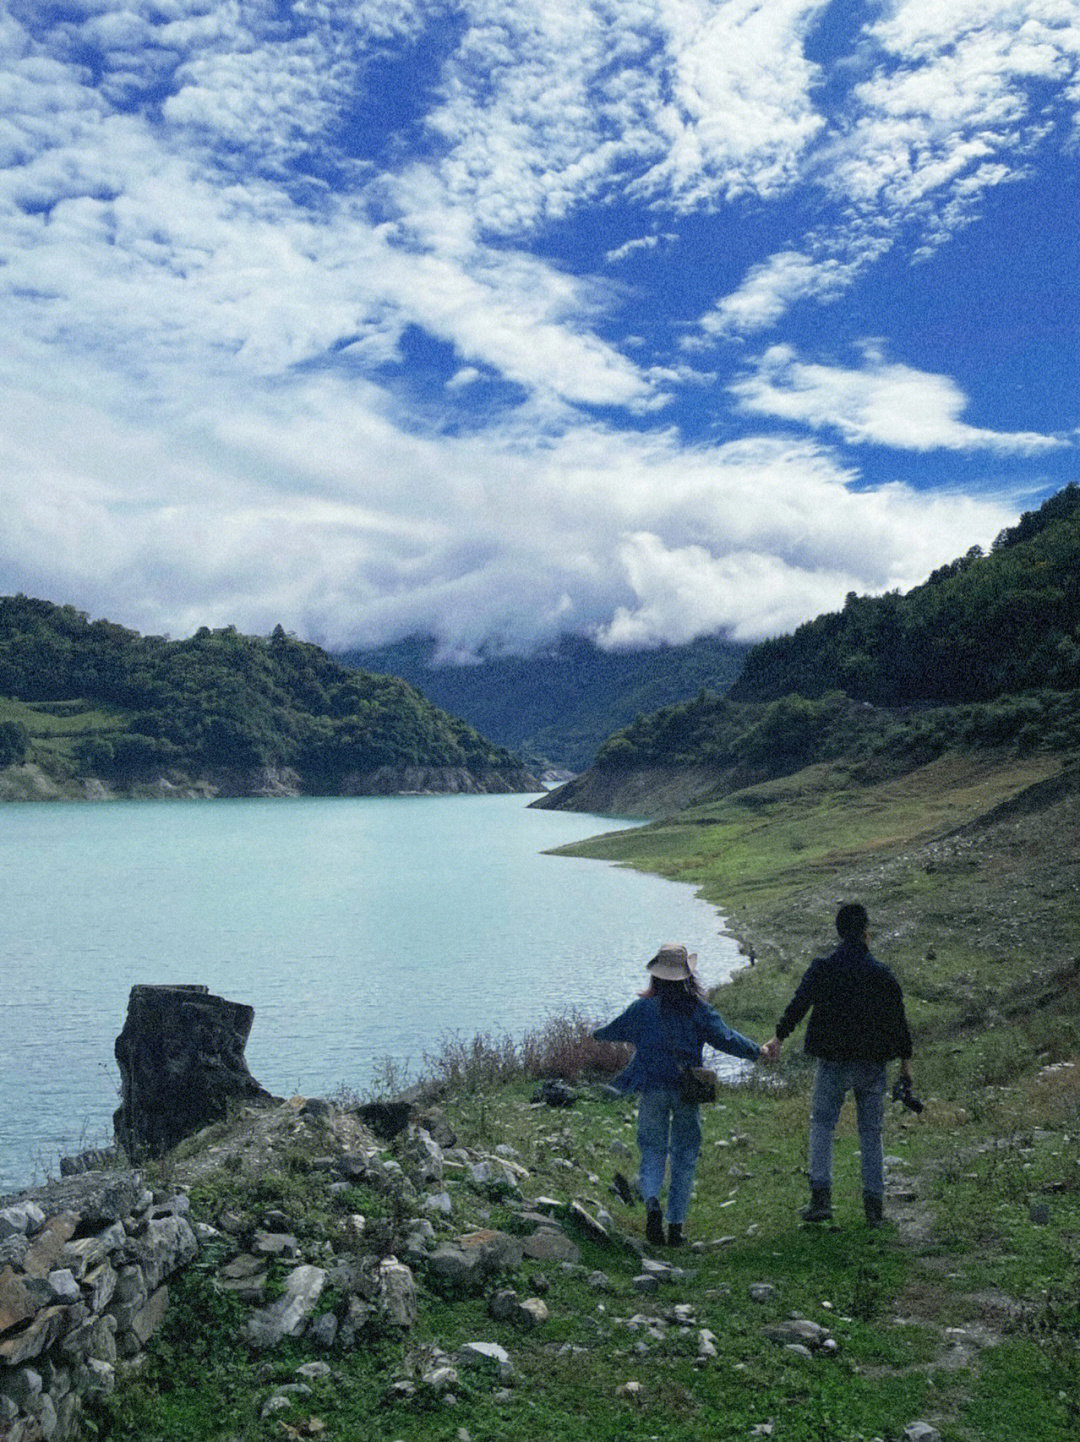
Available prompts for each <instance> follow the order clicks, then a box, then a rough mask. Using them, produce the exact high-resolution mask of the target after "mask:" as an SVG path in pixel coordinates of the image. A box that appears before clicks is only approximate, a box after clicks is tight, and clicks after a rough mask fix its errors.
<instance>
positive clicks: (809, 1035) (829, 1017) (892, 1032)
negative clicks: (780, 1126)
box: [762, 902, 911, 1227]
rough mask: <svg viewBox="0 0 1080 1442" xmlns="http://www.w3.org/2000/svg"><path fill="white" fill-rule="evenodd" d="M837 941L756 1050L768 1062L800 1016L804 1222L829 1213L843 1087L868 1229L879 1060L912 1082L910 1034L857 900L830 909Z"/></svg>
mask: <svg viewBox="0 0 1080 1442" xmlns="http://www.w3.org/2000/svg"><path fill="white" fill-rule="evenodd" d="M836 930H837V932H838V933H839V935H840V945H839V946H838V947H837V948H836V950H835V951H833V952H830V954H829V955H828V956H821V957H818V959H817V960H816V961H814V962H812V963H811V965H810V966H809V967H808V969H807V971H806V973H805V975H804V976H803V979H802V981H801V982H800V983H799V986H798V989H797V990H796V992H795V995H794V996H793V997H792V999H791V1001H790V1003H789V1004H788V1007H787V1009H786V1010H785V1012H784V1014H783V1016H782V1017H781V1018H780V1021H779V1023H778V1024H777V1027H776V1035H775V1036H774V1037H773V1038H772V1039H771V1040H770V1041H768V1042H766V1044H765V1046H764V1047H763V1048H762V1050H763V1053H764V1055H765V1057H766V1059H768V1060H770V1061H775V1060H776V1058H777V1057H778V1056H779V1055H780V1047H781V1044H782V1043H783V1041H784V1038H785V1037H787V1036H789V1035H790V1034H791V1032H793V1031H794V1030H795V1028H796V1027H797V1026H798V1024H799V1022H800V1021H802V1019H803V1017H804V1016H805V1015H806V1013H807V1012H808V1011H809V1012H810V1020H809V1021H808V1022H807V1026H806V1041H805V1050H806V1051H807V1053H808V1054H809V1055H810V1056H813V1057H817V1073H816V1075H815V1077H814V1097H813V1103H812V1106H811V1111H810V1205H809V1206H808V1207H804V1208H803V1211H802V1213H801V1215H802V1218H803V1220H804V1221H806V1222H825V1221H828V1220H829V1219H830V1218H831V1217H832V1154H833V1132H834V1131H835V1129H836V1123H837V1120H838V1118H839V1116H840V1109H841V1107H842V1106H843V1104H844V1098H845V1097H846V1096H847V1093H848V1092H849V1091H851V1092H854V1094H855V1108H856V1114H857V1118H858V1125H859V1144H860V1146H861V1148H862V1184H863V1206H864V1208H865V1212H866V1220H867V1222H868V1223H869V1225H870V1226H872V1227H878V1226H880V1225H881V1221H882V1198H883V1196H884V1192H885V1168H884V1158H883V1156H882V1146H881V1124H882V1120H883V1117H884V1111H885V1064H886V1062H887V1061H889V1060H890V1059H891V1058H892V1057H899V1058H900V1073H901V1075H902V1076H905V1077H907V1079H908V1081H909V1082H910V1080H911V1033H910V1031H909V1030H908V1024H907V1017H906V1015H905V1013H904V995H903V992H902V991H901V990H900V983H899V982H898V981H897V980H896V977H895V976H894V975H893V974H892V972H891V971H890V970H889V968H888V967H887V966H883V965H882V964H881V962H880V961H877V960H875V958H874V957H872V956H871V955H870V947H869V939H870V928H869V918H868V917H867V914H866V910H865V908H864V907H862V906H860V905H859V904H858V903H857V902H849V903H848V904H847V905H845V906H842V907H841V908H840V910H839V911H838V912H837V913H836Z"/></svg>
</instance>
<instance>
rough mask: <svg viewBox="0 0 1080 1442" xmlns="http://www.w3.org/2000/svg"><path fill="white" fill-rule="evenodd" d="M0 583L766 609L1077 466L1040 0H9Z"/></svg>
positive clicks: (775, 611)
mask: <svg viewBox="0 0 1080 1442" xmlns="http://www.w3.org/2000/svg"><path fill="white" fill-rule="evenodd" d="M0 99H2V104H0V304H2V307H3V310H2V313H3V316H4V325H3V331H2V336H3V339H2V341H0V404H2V416H0V487H2V496H0V503H2V507H3V522H2V525H0V591H4V592H11V591H17V590H22V591H25V592H27V593H28V594H32V595H38V596H44V597H46V598H48V599H52V600H55V601H70V602H72V603H74V604H75V605H77V606H79V607H80V608H81V609H84V610H87V611H89V612H90V613H91V614H92V615H95V616H98V615H107V616H109V617H111V618H112V619H114V620H118V621H121V622H123V623H125V624H127V625H130V626H134V627H137V628H139V629H142V630H147V631H154V632H166V633H169V634H172V635H185V634H188V633H190V631H192V630H193V629H195V628H196V627H197V626H199V625H201V624H211V625H224V624H229V623H234V624H236V625H238V626H240V627H241V629H243V630H248V631H255V632H266V631H269V630H270V629H271V628H272V627H273V626H274V625H275V624H276V623H277V622H279V621H280V622H282V623H283V624H284V625H285V626H286V628H288V629H290V630H294V631H296V632H298V633H299V634H300V635H302V636H305V637H308V638H310V639H313V640H317V641H320V642H322V643H324V644H328V645H331V646H342V645H347V644H368V643H376V642H384V641H389V640H393V639H396V638H398V637H400V636H403V635H405V634H408V633H411V632H417V631H423V632H433V633H435V634H436V635H437V636H438V637H439V639H440V641H441V642H442V643H443V647H444V650H445V652H446V654H447V655H460V656H467V655H469V654H470V653H472V652H473V651H475V650H476V649H477V648H478V647H481V646H485V645H486V646H494V647H497V648H498V647H503V648H509V649H528V648H529V647H531V646H533V645H535V644H537V643H540V642H543V641H545V640H548V639H550V638H551V637H553V636H555V635H557V634H558V633H560V632H562V631H573V632H577V633H581V634H586V635H589V636H592V637H595V638H597V639H598V640H599V641H600V642H601V643H602V644H605V645H617V646H639V645H649V644H655V643H656V642H658V641H661V640H667V641H674V642H678V641H684V640H688V639H690V638H691V637H693V636H695V635H699V634H703V633H707V632H716V631H722V632H724V633H726V634H728V635H730V636H733V637H735V638H737V639H741V640H754V639H758V638H759V637H761V636H765V635H770V634H775V633H776V632H778V631H783V630H788V629H790V628H792V627H793V626H795V625H797V624H798V623H799V622H800V621H802V620H805V619H807V618H808V617H810V616H813V615H816V614H818V613H819V612H821V611H823V610H829V609H835V608H837V607H838V606H840V605H841V604H842V602H843V598H844V596H845V594H846V593H847V592H848V591H851V590H857V591H860V592H876V591H882V590H886V589H891V588H895V587H900V588H905V589H906V588H907V587H909V586H911V585H914V584H917V583H918V582H919V581H921V580H922V579H924V578H925V576H926V575H927V574H928V573H929V571H930V570H932V569H933V568H934V567H935V566H937V565H940V564H941V563H942V562H944V561H947V560H951V559H953V558H954V557H955V556H957V555H959V554H961V553H963V552H964V551H966V550H967V549H968V547H969V546H971V545H973V544H981V545H984V546H986V545H987V544H989V543H990V542H991V541H992V540H993V538H994V536H995V535H996V534H997V533H998V531H1000V530H1001V529H1002V528H1003V527H1004V526H1006V525H1008V524H1010V523H1011V522H1012V521H1013V520H1014V519H1015V517H1016V515H1017V514H1018V513H1019V512H1020V511H1021V510H1025V509H1030V508H1032V507H1033V506H1036V505H1037V504H1038V503H1039V502H1040V501H1041V500H1042V499H1043V498H1044V497H1045V496H1047V495H1049V494H1051V493H1052V492H1054V491H1055V490H1057V489H1059V488H1060V487H1061V486H1062V485H1064V484H1065V483H1066V482H1068V481H1070V480H1073V479H1076V478H1077V447H1078V441H1080V432H1078V417H1077V399H1078V396H1080V385H1078V379H1080V364H1078V361H1080V356H1078V350H1080V324H1078V320H1080V253H1078V252H1080V188H1078V186H1077V159H1078V140H1080V131H1078V125H1077V112H1078V102H1080V3H1077V0H978V3H975V0H870V3H858V0H833V3H811V0H545V3H544V4H543V5H540V4H536V3H529V4H526V3H517V0H458V3H456V4H453V5H448V4H444V3H440V0H378V3H373V0H298V3H289V0H254V3H252V0H67V3H64V4H59V5H49V4H42V3H34V0H9V3H8V5H7V8H6V9H4V10H2V11H0Z"/></svg>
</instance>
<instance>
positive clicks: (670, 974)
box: [645, 941, 697, 981]
mask: <svg viewBox="0 0 1080 1442" xmlns="http://www.w3.org/2000/svg"><path fill="white" fill-rule="evenodd" d="M696 966H697V952H696V951H690V952H688V951H687V949H686V947H685V946H682V945H680V944H679V942H677V941H665V942H664V944H663V945H662V946H661V948H660V950H659V951H658V952H657V953H656V955H655V956H654V957H653V958H652V960H651V961H650V962H648V963H647V965H646V967H645V970H646V971H647V972H649V974H650V975H651V976H656V977H659V978H660V980H661V981H689V980H690V978H691V977H692V976H693V974H694V968H695V967H696Z"/></svg>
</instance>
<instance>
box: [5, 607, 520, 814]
mask: <svg viewBox="0 0 1080 1442" xmlns="http://www.w3.org/2000/svg"><path fill="white" fill-rule="evenodd" d="M0 698H4V699H3V700H2V701H0V765H7V766H11V765H14V764H18V763H20V762H24V761H29V762H33V763H36V764H37V765H39V766H40V767H41V768H42V769H43V770H44V771H45V772H46V773H47V774H49V775H51V776H53V777H56V778H58V779H61V780H62V779H71V778H75V779H77V778H80V777H88V776H93V777H98V778H101V779H103V780H105V781H107V782H110V783H115V784H118V785H120V786H123V787H128V786H131V785H133V784H138V783H140V782H143V781H145V780H147V779H148V778H151V777H154V776H157V775H160V774H163V773H180V774H182V775H184V776H186V777H189V778H190V777H206V776H215V777H218V778H219V779H220V777H221V775H222V773H231V775H232V776H233V778H242V777H244V776H250V775H252V774H253V773H258V772H265V771H267V770H271V771H274V772H277V773H282V772H288V773H289V777H288V778H287V779H286V780H285V781H284V782H283V786H284V789H290V788H293V789H299V790H305V791H311V792H315V793H320V794H333V793H336V792H339V791H342V790H354V789H364V783H363V778H365V777H370V776H371V775H372V774H373V773H376V772H379V771H380V770H381V771H384V772H386V771H389V772H391V773H402V772H403V771H406V770H409V769H412V770H413V771H415V770H417V769H420V770H421V771H424V772H426V773H429V774H428V775H427V776H426V779H424V778H421V782H420V784H421V785H423V786H424V788H425V789H430V787H431V786H434V787H435V789H438V787H437V784H436V781H435V780H434V779H433V776H432V774H430V773H434V772H436V771H442V772H446V773H449V772H457V773H460V775H459V777H458V781H457V782H456V783H455V786H457V787H458V788H460V787H461V786H462V785H464V784H466V778H472V780H473V781H474V782H475V783H476V785H475V788H473V787H472V786H471V785H470V786H469V788H468V789H500V790H501V789H515V790H517V789H530V784H528V783H529V778H527V777H525V775H524V773H523V770H522V767H521V766H520V764H519V763H518V762H517V760H516V759H515V758H514V757H512V756H511V755H510V754H509V752H507V751H506V750H505V749H503V748H502V747H499V746H495V745H493V744H492V743H490V742H488V741H486V740H485V739H484V738H483V737H482V736H480V735H479V734H478V733H477V732H476V731H475V730H474V729H473V728H472V727H471V726H469V725H467V724H466V723H465V722H463V721H459V720H457V719H456V718H454V717H451V716H448V715H446V714H445V713H444V712H442V711H440V710H438V709H437V708H436V707H435V706H433V705H432V704H431V702H430V701H428V700H427V699H426V698H425V697H424V696H422V695H421V694H420V693H419V692H418V691H416V690H415V689H414V688H413V687H411V686H409V685H407V684H406V683H405V682H403V681H399V680H395V679H394V678H392V677H389V676H373V675H369V674H366V673H363V672H358V671H356V670H352V669H349V668H347V667H344V666H341V665H338V664H337V663H336V662H335V661H333V660H331V658H330V657H329V656H327V655H326V653H325V652H323V651H321V650H320V649H319V648H318V647H317V646H312V645H308V644H305V643H303V642H300V641H297V640H295V639H294V638H292V637H290V636H288V635H286V634H285V632H284V631H283V630H282V629H281V627H280V626H279V627H278V628H277V629H276V630H275V632H274V633H273V635H272V636H270V637H269V638H260V637H251V636H242V635H240V634H239V633H238V632H237V631H236V630H235V628H234V627H226V628H225V629H223V630H218V631H211V630H209V629H207V628H206V627H203V628H201V629H200V630H199V631H198V632H197V633H196V634H195V635H194V636H192V637H190V638H188V639H187V640H182V641H168V640H165V639H163V638H162V637H160V636H141V635H139V634H138V633H137V632H134V631H129V630H126V629H124V628H123V627H121V626H117V625H115V624H113V623H112V622H110V621H93V622H91V621H89V620H88V619H87V617H86V616H84V615H83V614H82V613H80V612H78V611H76V610H75V609H74V608H72V607H70V606H54V605H52V604H51V603H50V602H47V601H39V600H32V599H30V598H28V597H25V596H14V597H5V598H0ZM414 779H415V778H414ZM392 781H393V777H392V776H384V778H383V781H382V783H381V785H382V786H383V787H384V788H385V789H401V788H400V787H393V785H392ZM241 789H244V787H243V784H242V785H241Z"/></svg>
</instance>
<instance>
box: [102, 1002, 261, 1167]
mask: <svg viewBox="0 0 1080 1442" xmlns="http://www.w3.org/2000/svg"><path fill="white" fill-rule="evenodd" d="M254 1018H255V1012H254V1009H253V1008H252V1007H250V1006H245V1005H244V1004H243V1003H241V1002H235V1001H226V1000H225V999H224V998H223V997H220V996H212V995H211V994H210V993H209V991H208V990H207V988H206V987H205V986H135V987H132V989H131V995H130V997H129V999H128V1013H127V1019H126V1021H125V1022H124V1029H123V1031H122V1032H121V1033H120V1035H119V1036H118V1037H117V1039H116V1047H115V1051H116V1060H117V1063H118V1064H119V1067H120V1083H121V1098H122V1100H121V1105H120V1107H119V1108H118V1110H117V1111H116V1113H115V1115H114V1118H113V1122H114V1126H115V1129H116V1139H117V1141H118V1143H119V1144H120V1146H121V1147H122V1148H123V1150H124V1151H125V1153H126V1154H127V1156H128V1157H130V1158H132V1159H140V1158H143V1157H156V1156H162V1155H163V1154H164V1153H165V1152H167V1151H170V1150H171V1149H172V1148H173V1147H174V1146H175V1145H176V1144H177V1142H179V1141H181V1140H183V1138H184V1137H187V1136H190V1135H191V1134H192V1133H193V1132H197V1131H200V1130H201V1129H202V1128H203V1127H205V1126H208V1125H209V1124H210V1123H211V1122H217V1121H222V1120H223V1119H224V1118H225V1116H226V1113H227V1111H228V1108H229V1104H230V1103H232V1102H236V1101H253V1100H264V1101H270V1100H272V1098H271V1097H270V1095H269V1093H268V1092H266V1091H264V1090H263V1088H262V1087H261V1086H260V1085H259V1083H258V1082H257V1081H256V1080H255V1078H254V1077H253V1076H252V1075H251V1073H250V1072H249V1071H248V1068H247V1063H246V1062H245V1061H244V1047H245V1046H246V1045H247V1039H248V1036H249V1034H250V1032H251V1024H252V1022H253V1020H254Z"/></svg>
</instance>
